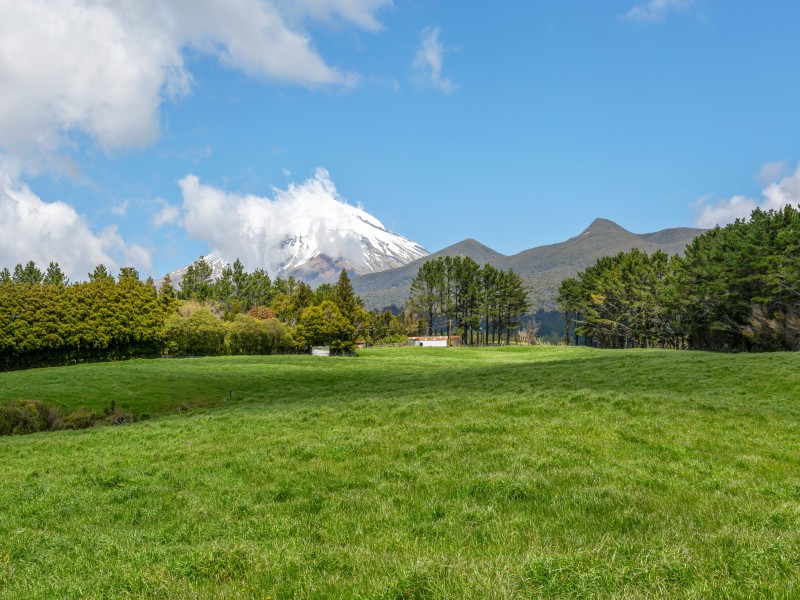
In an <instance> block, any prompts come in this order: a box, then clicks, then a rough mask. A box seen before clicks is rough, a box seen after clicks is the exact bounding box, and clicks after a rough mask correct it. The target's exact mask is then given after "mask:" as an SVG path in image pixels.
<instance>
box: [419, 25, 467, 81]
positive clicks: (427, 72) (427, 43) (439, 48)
mask: <svg viewBox="0 0 800 600" xmlns="http://www.w3.org/2000/svg"><path fill="white" fill-rule="evenodd" d="M441 33H442V29H441V27H426V28H425V29H423V30H422V33H421V34H420V38H421V39H422V42H421V44H420V47H419V50H417V54H416V56H414V62H413V63H412V67H413V68H414V70H415V71H416V72H417V73H418V74H419V75H420V76H421V77H423V78H424V80H425V81H426V82H427V83H429V84H430V85H432V86H433V87H435V88H436V89H437V90H439V91H440V92H442V93H443V94H449V93H450V92H452V91H453V90H455V89H456V87H457V86H456V85H455V84H454V83H453V82H452V81H450V80H449V79H447V78H446V77H442V63H443V61H444V54H445V47H444V45H443V44H442V42H441V41H439V35H440V34H441Z"/></svg>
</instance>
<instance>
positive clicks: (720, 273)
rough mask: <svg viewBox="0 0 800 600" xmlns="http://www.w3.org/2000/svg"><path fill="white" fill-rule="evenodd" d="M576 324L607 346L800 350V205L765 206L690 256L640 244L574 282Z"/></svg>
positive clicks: (562, 298)
mask: <svg viewBox="0 0 800 600" xmlns="http://www.w3.org/2000/svg"><path fill="white" fill-rule="evenodd" d="M559 302H560V306H561V309H562V311H563V312H564V316H565V319H566V322H567V328H568V331H565V336H566V337H569V336H570V331H571V332H572V334H573V335H574V336H575V338H574V339H573V342H575V341H577V337H579V336H582V337H583V339H584V341H585V343H587V344H590V345H596V346H601V347H612V348H625V347H630V346H638V347H653V346H660V347H674V348H694V349H703V350H754V349H755V350H798V349H800V211H798V210H797V209H795V208H793V207H791V206H786V207H785V208H784V209H783V210H781V211H766V212H765V211H762V210H758V209H756V210H755V211H754V212H753V213H752V215H751V217H750V219H748V220H742V219H740V220H737V221H736V222H735V223H733V224H731V225H728V226H726V227H716V228H715V229H712V230H710V231H708V232H706V233H705V234H703V235H701V236H699V237H697V238H695V239H694V240H693V241H692V243H691V244H690V245H689V246H688V247H687V249H686V252H685V254H684V256H683V257H680V256H673V257H669V256H667V255H666V254H665V253H663V252H655V253H653V254H647V253H646V252H641V251H639V250H635V249H634V250H631V251H629V252H623V253H620V254H618V255H616V256H613V257H606V258H602V259H600V260H598V261H597V262H596V263H595V264H594V265H592V266H591V267H589V268H587V269H585V270H584V271H582V272H580V273H579V274H578V275H577V277H575V278H570V279H567V280H565V281H564V282H563V283H562V284H561V287H560V289H559Z"/></svg>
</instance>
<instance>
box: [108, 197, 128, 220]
mask: <svg viewBox="0 0 800 600" xmlns="http://www.w3.org/2000/svg"><path fill="white" fill-rule="evenodd" d="M129 206H130V202H129V201H128V200H123V201H122V202H118V203H117V204H115V205H114V206H112V207H111V212H112V213H113V214H115V215H117V216H118V217H124V216H125V215H126V214H127V213H128V207H129Z"/></svg>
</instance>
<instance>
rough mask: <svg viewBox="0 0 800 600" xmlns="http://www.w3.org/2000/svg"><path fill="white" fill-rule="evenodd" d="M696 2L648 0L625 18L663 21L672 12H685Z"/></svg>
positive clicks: (690, 0) (630, 11) (688, 0)
mask: <svg viewBox="0 0 800 600" xmlns="http://www.w3.org/2000/svg"><path fill="white" fill-rule="evenodd" d="M695 3H696V0H648V1H647V2H643V3H641V4H637V5H636V6H634V7H633V8H631V9H630V10H629V11H628V12H627V13H626V14H625V16H626V17H627V18H628V19H631V20H633V21H647V22H654V21H661V20H662V19H663V18H664V17H666V16H667V15H668V14H669V13H671V12H685V11H687V10H689V9H690V8H691V7H692V5H693V4H695Z"/></svg>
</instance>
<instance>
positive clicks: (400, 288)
mask: <svg viewBox="0 0 800 600" xmlns="http://www.w3.org/2000/svg"><path fill="white" fill-rule="evenodd" d="M703 231H705V230H703V229H692V228H688V227H680V228H676V229H664V230H662V231H657V232H655V233H644V234H637V233H632V232H630V231H628V230H627V229H625V228H623V227H620V226H619V225H617V224H616V223H614V222H613V221H609V220H607V219H595V220H594V221H593V222H592V224H591V225H589V227H587V228H586V229H585V230H584V231H583V232H581V233H580V234H579V235H577V236H575V237H573V238H570V239H568V240H567V241H565V242H560V243H558V244H550V245H548V246H539V247H537V248H531V249H530V250H523V251H522V252H520V253H518V254H514V255H512V256H506V255H504V254H500V253H499V252H496V251H494V250H492V249H491V248H489V247H488V246H484V245H483V244H481V243H480V242H478V241H476V240H473V239H471V238H469V239H466V240H464V241H462V242H459V243H457V244H454V245H452V246H448V247H447V248H444V249H443V250H440V251H438V252H436V253H434V254H431V255H430V256H427V257H424V258H421V259H419V260H415V261H414V262H411V263H408V264H407V265H403V266H402V267H397V268H394V269H390V270H388V271H383V272H380V273H370V274H367V275H360V276H356V277H354V278H353V289H354V291H355V292H356V294H358V295H359V296H361V297H362V298H363V299H364V302H365V304H366V306H367V308H370V309H374V308H377V309H383V308H387V307H390V306H397V307H399V306H400V305H401V304H403V303H404V302H405V301H406V299H407V298H408V291H409V288H410V287H411V280H412V279H413V278H414V277H415V276H416V274H417V272H418V271H419V268H420V266H421V265H422V264H424V263H425V262H427V261H428V260H431V259H435V258H438V257H440V256H448V255H449V256H456V255H458V256H469V257H470V258H472V259H473V260H475V262H477V263H479V264H482V265H483V264H486V263H489V264H491V265H492V266H494V267H497V268H498V269H514V271H516V272H517V273H519V274H520V275H521V276H522V277H523V279H524V280H525V282H526V284H527V285H528V286H529V287H530V289H531V302H532V303H533V307H534V310H546V311H547V310H555V309H556V308H557V306H556V296H557V294H558V286H559V285H560V284H561V282H562V281H563V280H564V279H566V278H568V277H572V276H574V275H575V274H576V273H578V271H581V270H583V269H585V268H586V267H588V266H589V265H592V264H594V262H595V261H596V260H597V259H598V258H601V257H603V256H612V255H614V254H617V253H619V252H625V251H627V250H630V249H631V248H638V249H640V250H645V251H647V252H651V253H652V252H655V251H656V250H662V251H663V252H666V253H667V254H682V253H683V251H684V249H685V248H686V245H687V244H688V243H689V242H691V241H692V240H693V239H694V238H695V237H696V236H698V235H700V234H701V233H703Z"/></svg>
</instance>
